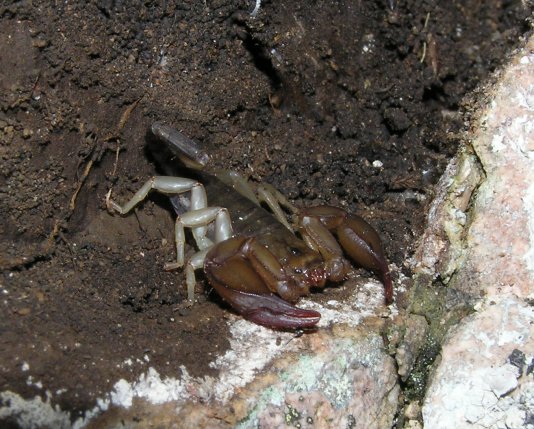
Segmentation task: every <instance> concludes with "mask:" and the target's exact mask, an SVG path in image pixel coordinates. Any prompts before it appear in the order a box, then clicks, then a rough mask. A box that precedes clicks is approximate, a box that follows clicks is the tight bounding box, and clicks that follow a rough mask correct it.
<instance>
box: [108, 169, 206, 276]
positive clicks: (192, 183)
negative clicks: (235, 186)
mask: <svg viewBox="0 0 534 429" xmlns="http://www.w3.org/2000/svg"><path fill="white" fill-rule="evenodd" d="M152 189H155V190H157V191H159V192H161V193H163V194H167V195H177V194H182V193H185V192H189V191H191V210H192V211H196V210H200V209H204V208H206V206H207V197H206V191H205V189H204V186H203V185H202V184H201V183H199V182H197V181H196V180H193V179H187V178H182V177H172V176H154V177H151V178H150V179H149V180H147V181H146V183H145V184H144V185H143V186H142V187H141V188H140V189H139V190H138V191H137V192H136V193H135V194H134V196H133V197H132V198H131V199H130V200H129V201H128V202H127V203H126V204H124V205H123V206H121V205H119V204H117V203H116V202H115V201H113V200H112V199H111V198H109V195H108V198H107V200H106V205H107V208H108V210H109V211H112V210H115V211H117V212H119V213H120V214H122V215H124V214H126V213H128V212H129V211H130V210H132V209H133V208H134V207H135V206H136V205H137V204H139V203H140V202H141V201H143V200H144V199H145V198H146V196H147V195H148V193H149V192H150V191H151V190H152ZM178 220H179V218H177V220H176V221H177V223H176V226H175V242H176V262H175V263H169V264H166V266H165V269H173V268H179V267H182V266H183V265H184V246H183V244H179V237H180V231H179V226H178ZM208 223H209V222H208ZM206 225H207V224H205V225H197V226H194V227H192V233H193V236H194V238H195V241H196V243H197V245H198V247H199V249H206V248H208V247H210V246H211V245H213V242H212V241H211V240H210V239H209V238H208V237H206V232H207V228H206ZM182 234H183V233H182Z"/></svg>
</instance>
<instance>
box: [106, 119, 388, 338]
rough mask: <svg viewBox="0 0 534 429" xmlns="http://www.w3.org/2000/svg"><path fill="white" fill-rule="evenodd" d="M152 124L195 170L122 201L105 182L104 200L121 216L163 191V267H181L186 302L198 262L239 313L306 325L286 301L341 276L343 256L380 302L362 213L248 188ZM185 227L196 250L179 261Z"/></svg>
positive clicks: (375, 256)
mask: <svg viewBox="0 0 534 429" xmlns="http://www.w3.org/2000/svg"><path fill="white" fill-rule="evenodd" d="M151 132H152V135H153V137H155V138H156V140H158V141H163V142H164V143H165V147H167V149H168V150H170V151H171V152H172V153H173V155H174V156H175V157H177V158H178V159H179V161H180V162H181V164H182V165H183V166H185V167H186V168H188V169H190V170H191V172H192V173H193V175H194V176H193V177H194V178H184V177H175V176H154V177H151V178H150V179H149V180H148V181H147V182H145V184H144V185H143V186H142V187H141V188H140V189H139V190H138V191H137V192H136V193H135V194H134V195H133V197H132V198H131V199H130V200H129V201H128V202H126V203H125V204H124V205H122V206H121V205H119V204H118V203H116V202H115V201H113V200H112V199H111V190H110V191H109V193H108V194H107V196H106V205H107V208H108V211H110V212H118V213H120V214H121V215H125V214H127V213H128V212H130V211H131V210H132V209H133V208H134V207H135V206H136V205H137V204H138V203H140V202H141V201H143V200H144V199H145V198H146V196H147V195H148V193H149V192H150V191H151V190H156V191H159V192H161V193H163V194H166V195H167V196H169V198H170V201H171V204H172V206H173V208H174V210H175V212H176V215H177V216H176V221H175V229H174V239H175V245H176V261H174V262H171V263H167V264H165V269H175V268H181V267H184V271H185V277H186V285H187V294H188V300H189V301H190V302H191V303H193V302H194V297H195V296H194V293H195V285H196V277H195V271H196V270H198V269H201V268H203V269H204V273H205V275H206V277H207V279H208V282H209V284H210V285H211V286H212V287H213V288H214V289H215V291H216V292H217V293H218V294H219V295H220V297H221V298H222V299H223V300H224V301H226V302H227V303H228V304H229V305H230V307H231V308H233V309H234V310H235V311H236V312H237V313H239V314H241V315H242V316H243V317H244V318H245V319H248V320H249V321H251V322H254V323H257V324H260V325H264V326H267V327H270V328H275V329H293V330H301V329H309V328H313V327H314V326H315V325H316V324H317V323H318V322H319V320H320V318H321V315H320V313H318V312H317V311H314V310H309V309H303V308H299V307H296V306H295V303H296V302H297V301H298V299H299V298H300V297H301V296H303V295H307V294H308V293H309V292H310V288H323V287H324V286H325V285H326V283H327V282H334V283H336V282H340V281H342V280H343V279H345V278H346V277H347V275H348V274H349V273H350V272H351V271H352V265H351V263H350V262H349V260H348V259H347V257H348V258H349V259H350V260H352V261H353V263H355V264H358V265H359V266H361V267H363V268H366V269H368V270H370V271H372V272H374V273H375V274H376V275H377V276H379V278H380V279H381V281H382V283H383V284H384V290H385V292H384V295H385V302H386V304H390V303H391V302H392V301H393V285H392V280H391V275H390V271H389V268H388V263H387V260H386V258H385V256H384V251H383V249H382V244H381V240H380V237H379V235H378V233H377V232H376V231H375V229H374V228H373V227H372V226H371V225H370V224H369V223H367V222H366V221H365V220H364V219H362V218H361V217H359V216H357V215H355V214H350V213H347V212H346V211H345V210H343V209H341V208H338V207H333V206H327V205H321V206H315V207H308V208H303V209H297V208H296V207H295V206H293V205H292V204H291V203H290V202H289V201H288V200H287V199H286V198H285V197H284V196H283V195H282V194H281V193H280V192H279V191H278V190H276V189H275V188H274V187H273V186H272V185H269V184H260V185H259V186H258V187H257V189H256V190H254V189H253V188H252V186H251V185H250V184H249V183H248V182H247V181H246V180H245V179H244V178H243V177H242V176H240V175H239V174H238V173H235V172H231V171H226V170H217V169H213V168H211V167H210V157H209V156H208V154H207V153H206V152H205V151H204V150H203V149H202V147H201V146H200V145H199V144H197V143H195V142H193V141H192V140H191V139H189V138H188V137H186V136H185V135H183V134H182V133H180V132H179V131H177V130H175V129H173V128H171V127H169V126H166V125H163V124H161V123H155V124H153V125H152V127H151ZM187 196H189V198H187ZM208 201H209V202H210V205H208ZM264 205H266V206H267V207H268V208H269V209H270V211H269V210H267V209H266V208H264ZM225 207H231V210H232V218H230V214H229V211H228V209H227V208H225ZM286 213H288V214H290V215H291V219H292V225H291V224H290V223H289V222H288V217H287V215H286ZM232 219H233V221H232ZM184 228H190V230H191V233H192V236H193V238H194V240H195V242H196V245H197V248H198V250H197V251H196V253H194V254H193V255H192V256H191V257H190V258H189V259H187V260H186V258H185V232H184Z"/></svg>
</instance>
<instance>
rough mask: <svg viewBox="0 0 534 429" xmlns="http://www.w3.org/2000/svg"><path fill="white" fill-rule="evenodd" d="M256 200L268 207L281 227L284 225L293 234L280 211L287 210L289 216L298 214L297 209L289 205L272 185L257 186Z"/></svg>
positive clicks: (282, 212)
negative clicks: (289, 213)
mask: <svg viewBox="0 0 534 429" xmlns="http://www.w3.org/2000/svg"><path fill="white" fill-rule="evenodd" d="M257 192H258V199H259V200H260V201H261V202H264V203H265V204H267V205H268V206H269V208H270V209H271V211H272V212H273V214H274V216H275V217H276V219H277V220H278V222H280V223H281V224H282V225H284V226H285V227H286V228H287V229H289V230H290V231H291V232H294V230H293V228H292V227H291V225H289V222H288V221H287V217H286V215H285V214H284V211H283V210H282V207H284V208H285V209H287V210H288V211H289V212H291V214H296V213H298V209H297V208H296V207H295V206H294V205H293V204H291V203H290V202H289V201H288V200H287V198H286V197H285V196H284V195H283V194H282V193H281V192H280V191H279V190H278V189H276V188H275V187H274V186H273V185H270V184H269V183H262V184H261V185H259V186H258V191H257Z"/></svg>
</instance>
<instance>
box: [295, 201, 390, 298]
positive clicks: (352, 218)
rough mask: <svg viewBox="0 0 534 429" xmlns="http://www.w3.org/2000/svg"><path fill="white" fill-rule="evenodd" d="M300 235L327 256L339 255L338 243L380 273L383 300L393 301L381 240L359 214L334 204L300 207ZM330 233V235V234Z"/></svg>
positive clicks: (372, 269) (366, 266)
mask: <svg viewBox="0 0 534 429" xmlns="http://www.w3.org/2000/svg"><path fill="white" fill-rule="evenodd" d="M300 223H301V228H302V235H303V237H304V239H305V240H306V242H307V243H309V244H310V245H311V247H312V248H314V249H316V250H318V251H319V252H321V254H323V256H324V257H325V259H326V260H327V262H328V261H329V258H332V257H333V256H336V255H339V253H338V252H339V250H338V249H339V246H338V245H337V243H335V244H333V243H334V242H335V239H334V237H333V235H335V236H336V237H337V241H338V242H339V244H340V245H341V247H342V248H343V251H344V252H345V253H346V254H348V255H349V256H350V258H351V259H352V260H353V261H354V262H356V263H357V264H359V265H361V266H362V267H363V268H366V269H368V270H371V271H373V272H374V273H376V274H377V275H379V276H380V278H381V280H382V283H383V284H384V291H385V292H384V294H385V301H386V304H391V302H393V284H392V281H391V274H390V271H389V268H388V263H387V260H386V257H385V255H384V251H383V250H382V242H381V240H380V237H379V236H378V233H377V232H376V231H375V229H374V228H373V227H372V226H371V225H369V224H368V223H367V222H366V221H365V220H363V219H362V218H361V217H359V216H356V215H353V214H349V213H347V212H346V211H345V210H342V209H340V208H337V207H330V206H318V207H310V208H307V209H304V210H302V212H301V214H300ZM332 234H333V235H332Z"/></svg>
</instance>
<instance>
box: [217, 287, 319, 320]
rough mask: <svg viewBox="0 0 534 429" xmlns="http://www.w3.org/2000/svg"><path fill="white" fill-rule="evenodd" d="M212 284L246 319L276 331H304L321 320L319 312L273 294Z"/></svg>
mask: <svg viewBox="0 0 534 429" xmlns="http://www.w3.org/2000/svg"><path fill="white" fill-rule="evenodd" d="M211 284H212V285H213V287H214V288H215V290H216V291H217V293H218V294H219V295H220V296H221V297H222V298H223V299H224V300H225V301H226V302H228V303H229V304H230V305H231V306H232V308H233V309H234V310H236V311H237V312H238V313H239V314H241V315H242V316H243V317H244V318H245V319H247V320H250V321H251V322H254V323H257V324H258V325H263V326H267V327H269V328H276V329H304V328H312V327H314V326H315V325H316V324H317V323H318V322H319V320H320V319H321V314H320V313H318V312H317V311H313V310H306V309H303V308H298V307H295V306H294V305H291V304H289V303H288V302H286V301H284V300H283V299H282V298H280V297H278V296H277V295H275V294H273V293H269V294H256V293H250V292H242V291H238V290H235V289H230V288H228V287H226V286H224V285H222V284H220V283H219V284H216V283H215V282H214V281H213V280H212V281H211Z"/></svg>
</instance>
